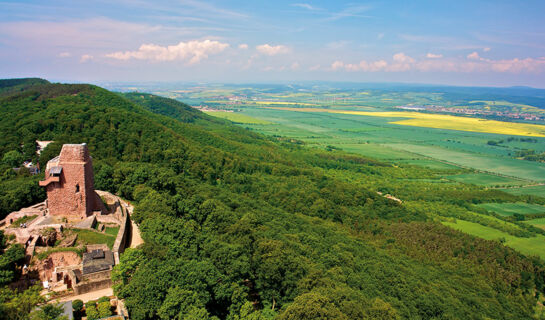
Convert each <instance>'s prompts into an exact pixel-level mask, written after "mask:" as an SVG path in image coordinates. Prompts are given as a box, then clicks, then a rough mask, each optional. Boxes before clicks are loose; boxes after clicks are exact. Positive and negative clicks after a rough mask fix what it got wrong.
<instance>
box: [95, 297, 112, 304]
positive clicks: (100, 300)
mask: <svg viewBox="0 0 545 320" xmlns="http://www.w3.org/2000/svg"><path fill="white" fill-rule="evenodd" d="M106 301H107V302H110V298H108V297H100V298H98V300H97V303H102V302H106Z"/></svg>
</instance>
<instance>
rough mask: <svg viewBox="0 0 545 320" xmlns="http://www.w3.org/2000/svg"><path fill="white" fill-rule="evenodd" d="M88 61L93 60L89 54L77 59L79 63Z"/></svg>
mask: <svg viewBox="0 0 545 320" xmlns="http://www.w3.org/2000/svg"><path fill="white" fill-rule="evenodd" d="M89 60H93V56H92V55H90V54H84V55H82V56H81V58H80V59H79V61H80V62H82V63H83V62H87V61H89Z"/></svg>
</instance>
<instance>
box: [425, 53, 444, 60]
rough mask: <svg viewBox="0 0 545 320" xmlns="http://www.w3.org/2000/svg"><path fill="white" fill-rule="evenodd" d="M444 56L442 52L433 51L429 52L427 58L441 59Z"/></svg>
mask: <svg viewBox="0 0 545 320" xmlns="http://www.w3.org/2000/svg"><path fill="white" fill-rule="evenodd" d="M442 57H443V55H442V54H434V53H431V52H428V54H426V58H428V59H440V58H442Z"/></svg>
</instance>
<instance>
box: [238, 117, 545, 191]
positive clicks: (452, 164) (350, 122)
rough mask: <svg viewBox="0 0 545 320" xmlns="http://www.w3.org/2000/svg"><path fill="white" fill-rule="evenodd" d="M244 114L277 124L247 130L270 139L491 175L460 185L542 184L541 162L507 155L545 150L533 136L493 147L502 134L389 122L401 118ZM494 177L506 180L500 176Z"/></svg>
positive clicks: (544, 171)
mask: <svg viewBox="0 0 545 320" xmlns="http://www.w3.org/2000/svg"><path fill="white" fill-rule="evenodd" d="M284 109H285V108H284ZM290 109H291V108H290ZM307 109H308V108H307ZM243 113H244V114H248V115H250V116H252V117H257V118H260V119H267V120H269V121H273V122H275V123H276V124H275V125H270V126H250V127H249V128H250V129H252V130H255V131H258V132H261V133H265V134H269V135H275V136H286V137H291V138H296V139H300V140H302V141H304V142H305V143H307V144H308V145H309V146H316V147H321V148H325V147H326V146H328V145H329V146H335V147H338V148H340V149H342V150H345V151H348V152H354V153H357V154H362V155H365V156H368V157H374V158H377V159H382V160H388V161H391V162H394V163H398V164H403V163H404V161H410V163H411V164H414V165H420V166H423V167H432V168H437V169H445V168H448V169H453V170H455V169H456V167H457V166H459V167H464V168H468V169H476V170H481V171H485V172H491V173H494V174H495V175H489V174H477V175H475V176H466V177H460V179H462V180H461V182H468V183H474V184H478V185H483V186H489V187H497V186H513V185H527V184H531V183H532V181H536V180H537V181H545V164H543V163H538V162H531V161H524V160H519V159H514V158H512V157H510V156H509V154H510V153H513V152H515V150H517V149H516V148H521V147H527V146H528V145H530V146H531V147H533V148H534V149H539V148H543V146H544V145H545V139H543V138H535V139H541V140H536V141H537V143H536V142H534V143H529V142H521V141H520V139H519V140H517V139H518V138H512V139H509V141H510V142H509V145H508V146H495V145H490V144H488V141H491V140H494V141H501V140H505V141H506V138H505V136H504V135H496V134H490V133H475V132H461V131H455V130H445V129H433V128H420V127H412V126H402V125H397V124H391V123H390V122H392V121H396V120H398V119H399V118H397V119H396V118H384V117H369V116H354V115H350V114H339V113H329V112H294V111H288V110H278V108H274V109H272V108H255V107H248V108H245V109H243ZM533 139H534V138H533ZM541 142H543V143H541ZM396 151H397V152H396ZM430 161H434V162H430ZM406 163H407V162H406ZM498 174H499V175H503V176H509V177H498V176H497V175H498ZM539 179H542V180H539ZM455 180H456V179H455ZM463 180H466V181H463Z"/></svg>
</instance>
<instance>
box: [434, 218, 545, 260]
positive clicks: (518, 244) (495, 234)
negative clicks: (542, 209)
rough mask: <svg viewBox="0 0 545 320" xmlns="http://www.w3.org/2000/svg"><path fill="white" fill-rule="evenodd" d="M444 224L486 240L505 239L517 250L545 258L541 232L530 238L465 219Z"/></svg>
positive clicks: (544, 239)
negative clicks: (516, 235) (513, 234)
mask: <svg viewBox="0 0 545 320" xmlns="http://www.w3.org/2000/svg"><path fill="white" fill-rule="evenodd" d="M443 224H444V225H446V226H449V227H451V228H453V229H456V230H460V231H462V232H465V233H469V234H471V235H474V236H477V237H480V238H483V239H486V240H500V241H505V244H506V245H507V246H509V247H511V248H513V249H515V250H518V251H520V252H522V253H524V254H527V255H530V256H539V257H540V258H542V259H545V236H543V235H541V234H538V235H536V236H534V237H530V238H522V237H515V236H512V235H510V234H508V233H506V232H503V231H500V230H497V229H494V228H491V227H487V226H483V225H480V224H478V223H474V222H469V221H464V220H456V222H443Z"/></svg>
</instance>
